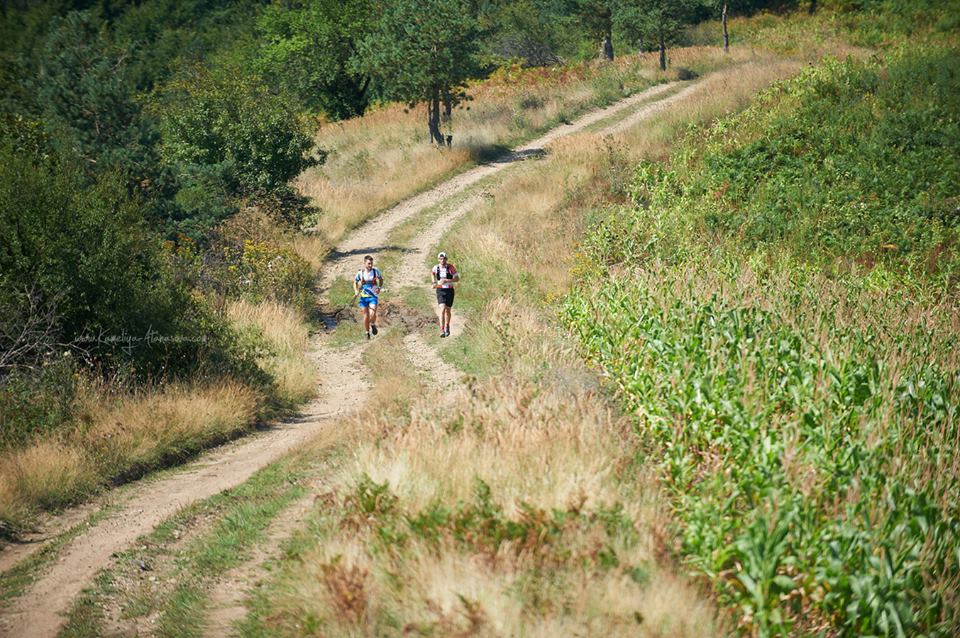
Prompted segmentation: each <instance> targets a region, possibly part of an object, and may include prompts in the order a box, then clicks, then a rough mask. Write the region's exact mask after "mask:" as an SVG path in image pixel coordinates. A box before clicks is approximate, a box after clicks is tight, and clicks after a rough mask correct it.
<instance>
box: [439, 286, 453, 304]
mask: <svg viewBox="0 0 960 638" xmlns="http://www.w3.org/2000/svg"><path fill="white" fill-rule="evenodd" d="M437 303H438V304H442V305H444V306H446V307H447V308H452V307H453V288H437Z"/></svg>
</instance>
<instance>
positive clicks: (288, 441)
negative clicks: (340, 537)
mask: <svg viewBox="0 0 960 638" xmlns="http://www.w3.org/2000/svg"><path fill="white" fill-rule="evenodd" d="M312 359H313V360H314V361H315V362H316V365H317V369H318V378H320V379H322V380H323V381H324V383H323V384H322V386H321V390H320V396H319V397H318V398H316V399H314V400H313V401H311V402H310V403H309V404H308V405H307V407H306V409H305V410H304V412H303V413H302V414H301V415H299V416H297V417H295V418H291V419H285V420H283V421H281V422H279V423H277V424H275V425H273V426H272V427H270V428H269V430H268V431H267V432H266V433H264V434H261V435H259V436H253V437H252V438H248V439H244V440H243V441H241V442H236V443H234V444H231V445H227V446H224V447H221V448H218V449H216V450H214V451H212V452H210V453H209V454H207V455H205V456H204V457H203V458H201V459H199V460H197V461H195V462H193V463H191V464H189V465H187V466H186V468H185V469H184V471H181V472H178V473H176V474H175V475H173V476H170V477H169V478H164V479H160V480H158V481H155V482H152V483H149V484H146V485H144V486H143V489H142V490H139V491H136V492H135V493H131V495H130V497H129V499H128V500H127V502H126V503H124V504H122V505H121V506H120V507H119V509H118V511H117V512H116V513H114V514H113V515H111V516H109V517H107V518H106V519H105V520H103V521H101V522H100V523H98V524H97V525H94V526H92V527H91V528H90V529H89V530H87V531H86V532H85V533H83V534H81V535H80V536H78V537H77V538H75V539H73V540H72V541H71V542H70V543H68V544H67V546H66V547H65V548H64V549H63V551H62V552H61V554H60V556H59V557H58V559H57V561H56V562H55V563H54V564H53V565H51V566H50V567H49V568H48V569H47V570H46V572H45V573H43V574H42V575H41V576H40V578H39V579H38V580H37V582H35V583H34V585H33V586H32V587H31V588H30V590H29V591H28V592H27V593H25V594H24V595H23V596H21V597H20V598H18V599H17V600H16V601H15V602H14V603H13V604H12V605H11V606H10V608H9V609H7V610H5V611H4V613H3V615H2V617H0V635H3V636H16V637H17V638H32V637H41V636H53V635H56V633H57V631H58V630H59V628H60V626H61V625H62V622H63V618H62V614H64V613H65V612H67V611H68V610H69V608H70V605H71V603H72V602H73V600H74V599H75V598H76V597H77V595H78V594H79V593H80V592H81V591H82V590H83V588H84V587H85V586H87V585H88V584H89V583H90V582H91V581H92V579H93V577H94V575H95V574H96V573H97V571H99V570H100V569H101V568H103V567H105V566H106V565H107V564H108V563H109V561H110V557H111V555H112V554H113V553H114V552H115V551H117V550H119V549H123V548H125V547H127V546H129V545H130V544H131V543H133V541H135V540H136V539H137V538H138V537H140V536H142V535H143V534H146V533H147V532H149V531H150V530H151V529H153V528H154V527H155V526H156V525H158V524H159V523H160V522H162V521H163V520H165V519H166V518H168V517H170V516H171V515H173V514H174V513H176V512H177V511H178V510H179V509H181V508H182V507H184V506H186V505H188V504H190V503H193V502H195V501H198V500H200V499H203V498H207V497H209V496H213V495H214V494H217V493H219V492H222V491H223V490H226V489H229V488H231V487H234V486H236V485H239V484H240V483H242V482H244V481H245V480H247V479H248V478H249V477H250V476H251V475H253V473H254V472H256V471H257V470H259V469H260V468H262V467H264V466H266V465H268V464H269V463H271V462H272V461H275V460H277V459H278V458H280V457H281V456H283V455H284V454H286V453H287V452H289V451H291V450H292V449H294V448H295V447H297V446H298V445H300V444H302V443H304V442H305V441H307V440H309V439H310V438H311V437H313V436H315V435H316V434H318V433H319V432H321V431H322V430H323V428H326V427H330V426H332V425H333V424H334V422H335V421H336V420H337V419H338V418H341V417H343V416H345V415H347V414H349V413H352V412H354V411H356V409H357V408H358V407H359V397H360V396H361V395H362V394H363V391H364V389H365V386H366V383H365V381H364V378H363V376H362V375H358V374H356V371H357V369H358V368H359V366H360V351H359V350H354V351H350V352H339V351H335V350H332V349H330V348H328V347H327V346H324V345H323V344H322V343H319V342H318V343H317V344H316V350H315V351H314V352H313V353H312Z"/></svg>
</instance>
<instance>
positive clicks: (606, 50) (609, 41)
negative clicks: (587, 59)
mask: <svg viewBox="0 0 960 638" xmlns="http://www.w3.org/2000/svg"><path fill="white" fill-rule="evenodd" d="M600 57H602V58H603V59H604V60H610V61H612V60H613V37H612V35H611V33H610V31H607V35H605V36H604V37H603V44H602V45H601V47H600Z"/></svg>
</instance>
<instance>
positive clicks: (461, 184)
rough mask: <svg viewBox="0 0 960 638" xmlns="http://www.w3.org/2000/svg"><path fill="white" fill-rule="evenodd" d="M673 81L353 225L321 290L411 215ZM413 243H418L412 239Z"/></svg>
mask: <svg viewBox="0 0 960 638" xmlns="http://www.w3.org/2000/svg"><path fill="white" fill-rule="evenodd" d="M675 85H676V83H675V82H670V83H667V84H658V85H656V86H654V87H651V88H649V89H647V90H646V91H641V92H640V93H637V94H635V95H632V96H630V97H628V98H624V99H623V100H620V101H619V102H615V103H614V104H611V105H610V106H607V107H605V108H602V109H596V110H593V111H590V112H589V113H587V114H586V115H583V116H582V117H580V118H578V119H577V120H576V121H574V122H573V123H571V124H564V125H561V126H558V127H556V128H554V129H551V130H550V131H549V132H547V133H545V134H544V135H541V136H540V137H538V138H537V139H535V140H532V141H530V142H527V143H526V144H524V145H523V146H520V147H518V148H516V149H514V150H513V151H512V152H511V153H508V154H505V155H503V156H501V157H500V158H498V159H496V160H493V161H492V162H489V163H487V164H481V165H480V166H477V167H475V168H471V169H470V170H468V171H466V172H464V173H461V174H459V175H457V176H455V177H452V178H450V179H448V180H446V181H444V182H442V183H440V184H438V185H437V186H434V187H433V188H431V189H429V190H426V191H424V192H422V193H420V194H419V195H415V196H413V197H411V198H409V199H406V200H404V201H402V202H400V203H399V204H397V205H396V206H394V207H393V208H390V209H387V210H386V211H385V212H384V213H381V214H380V215H378V216H377V217H374V218H373V219H371V220H370V221H368V222H366V223H365V224H363V225H361V226H359V227H358V228H356V229H355V230H354V231H353V232H351V233H350V235H349V236H348V237H347V238H346V239H344V240H343V241H342V242H340V244H338V245H337V247H336V248H334V249H333V250H332V251H331V252H330V256H329V258H328V264H327V266H326V267H325V269H324V273H323V276H322V277H321V279H320V290H321V294H325V293H326V292H327V291H329V289H330V286H332V285H333V282H334V281H336V280H337V279H338V278H340V277H344V276H349V275H350V274H351V273H352V272H353V270H354V267H355V266H356V264H357V257H358V256H360V255H364V254H366V253H372V254H375V253H378V252H380V251H382V250H384V249H386V248H388V247H389V246H388V245H387V241H388V240H389V235H390V233H391V232H392V231H393V230H394V229H395V228H396V227H397V226H399V225H400V224H402V223H403V222H405V221H406V220H408V219H410V218H411V217H414V216H416V215H417V214H419V213H421V212H423V211H424V210H426V209H428V208H430V207H432V206H435V205H437V204H439V203H441V202H443V201H444V200H447V199H449V198H451V197H453V196H455V195H457V194H459V193H461V192H463V191H464V190H465V189H466V188H468V187H470V186H472V185H473V184H476V183H477V182H479V181H480V180H482V179H483V178H485V177H489V176H490V175H493V174H495V173H497V172H499V171H501V170H503V169H504V168H506V167H507V166H510V165H511V164H512V163H514V162H516V161H518V160H523V159H526V158H528V157H532V156H536V155H537V154H539V153H540V152H542V150H543V148H544V147H545V146H546V145H548V144H549V143H550V142H552V141H553V140H555V139H557V138H559V137H563V136H565V135H570V134H573V133H578V132H580V131H582V130H583V129H585V128H587V127H589V126H591V125H592V124H595V123H596V122H600V121H601V120H604V119H606V118H608V117H610V116H611V115H613V114H615V113H618V112H620V111H623V110H625V109H629V108H632V107H634V106H636V105H637V104H638V103H640V102H644V101H646V100H649V99H650V98H652V97H655V96H657V95H659V94H661V93H663V92H665V91H669V90H670V89H672V88H674V86H675ZM415 246H421V244H419V243H415Z"/></svg>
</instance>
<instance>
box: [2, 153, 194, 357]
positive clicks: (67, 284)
mask: <svg viewBox="0 0 960 638" xmlns="http://www.w3.org/2000/svg"><path fill="white" fill-rule="evenodd" d="M0 242H2V244H0V246H2V249H0V296H2V297H3V298H8V299H9V298H13V297H16V296H17V295H23V294H25V293H26V291H30V292H31V294H33V295H35V296H36V297H37V299H38V300H39V303H40V304H45V305H47V306H50V307H51V308H52V311H53V312H54V313H55V323H54V326H53V330H52V337H53V340H54V341H55V342H57V343H62V344H72V345H74V346H77V347H79V348H81V349H83V350H87V351H89V353H90V355H91V356H92V357H93V359H95V360H96V361H97V362H99V363H100V364H101V365H106V366H107V367H117V366H121V365H133V366H134V367H135V368H136V369H138V370H140V371H142V372H144V373H150V374H157V373H160V372H163V371H168V370H180V369H184V368H187V367H190V366H192V365H194V364H196V363H197V361H198V359H199V358H200V357H201V356H202V353H204V352H206V351H207V349H208V348H209V347H211V346H212V345H213V344H212V343H210V342H209V339H210V332H209V330H208V328H209V325H207V324H208V323H210V322H211V321H212V320H211V319H209V318H205V313H206V311H204V310H203V309H202V308H201V307H200V306H199V305H198V304H197V302H195V301H194V300H193V299H192V298H191V296H190V295H189V294H188V291H187V290H186V289H185V288H183V287H182V286H179V285H177V284H176V283H175V281H174V277H173V274H172V271H171V266H170V262H169V260H168V259H166V258H165V256H164V253H163V252H162V250H161V245H160V241H159V238H158V237H156V236H154V235H153V234H152V233H151V232H150V231H149V230H148V229H147V228H146V227H145V224H144V222H143V220H142V219H141V217H140V214H139V210H138V206H137V202H136V201H135V200H133V199H131V198H130V196H129V195H128V193H127V190H126V188H125V187H124V185H123V180H122V179H120V178H119V177H115V176H112V175H104V176H102V177H100V178H99V179H98V180H97V181H96V182H95V183H94V184H93V185H91V186H87V185H86V178H85V177H84V176H83V175H82V171H81V170H79V169H77V168H76V167H75V166H73V165H72V164H71V163H70V162H69V161H57V160H53V159H38V158H34V157H31V156H29V155H26V154H23V153H20V152H17V151H15V150H14V149H13V147H12V146H11V145H10V144H9V143H8V142H6V141H2V142H0Z"/></svg>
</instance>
